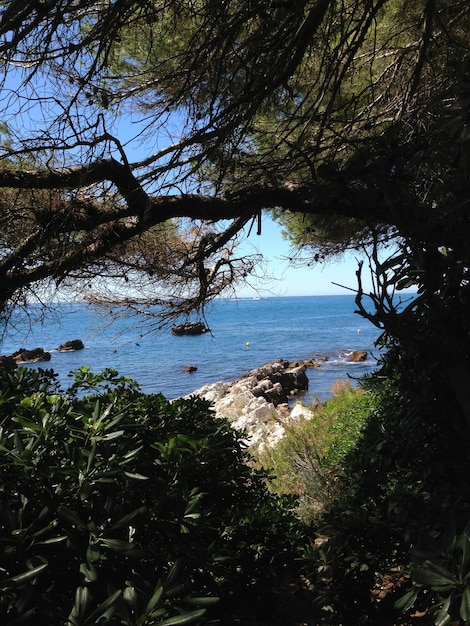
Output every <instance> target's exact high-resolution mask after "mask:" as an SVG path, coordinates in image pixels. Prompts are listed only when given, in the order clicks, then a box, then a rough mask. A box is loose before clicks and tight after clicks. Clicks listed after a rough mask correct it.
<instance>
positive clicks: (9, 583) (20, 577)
mask: <svg viewBox="0 0 470 626" xmlns="http://www.w3.org/2000/svg"><path fill="white" fill-rule="evenodd" d="M48 566H49V565H48V563H43V564H42V565H38V567H34V568H33V569H30V570H27V571H26V572H23V573H22V574H17V575H16V576H11V577H10V578H7V579H6V580H3V581H2V582H1V588H2V589H7V588H8V587H14V586H16V585H20V584H23V583H26V582H29V581H31V580H34V579H35V578H37V577H38V576H39V574H40V573H41V572H43V571H44V570H45V569H46V568H47V567H48Z"/></svg>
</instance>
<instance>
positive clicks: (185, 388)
mask: <svg viewBox="0 0 470 626" xmlns="http://www.w3.org/2000/svg"><path fill="white" fill-rule="evenodd" d="M355 309H356V306H355V303H354V296H352V295H334V296H298V297H263V298H253V299H236V300H235V299H219V300H216V301H214V302H213V303H212V304H211V305H210V306H209V308H208V310H207V312H206V317H205V320H204V321H205V323H206V325H207V326H208V327H209V328H210V332H206V333H204V334H201V335H194V336H193V335H182V336H177V335H174V334H172V333H171V326H169V327H168V326H167V327H163V328H161V329H157V326H158V323H157V322H158V318H157V321H155V320H153V326H154V328H153V329H151V328H150V327H147V326H145V325H142V324H141V323H139V324H137V323H136V319H135V318H134V317H127V316H125V317H122V318H120V319H118V320H116V321H115V322H114V323H112V324H109V322H110V320H111V311H110V310H107V309H104V308H102V307H95V306H91V305H87V304H84V303H61V304H58V305H55V307H54V309H53V310H51V311H49V312H48V313H46V315H45V317H44V320H43V321H42V322H39V321H35V317H36V314H37V313H38V311H37V310H34V307H32V308H31V310H30V311H29V313H28V315H26V316H25V315H24V314H23V315H21V316H20V315H19V314H18V315H17V316H13V319H12V324H11V325H10V326H8V327H7V329H6V331H5V332H4V336H3V340H2V343H1V345H0V352H1V354H12V353H13V352H15V351H16V350H18V349H19V348H26V349H32V348H36V347H41V348H43V349H44V350H47V351H50V353H51V360H50V361H48V362H44V363H39V364H31V365H27V366H26V367H34V368H44V369H53V370H54V371H55V372H56V373H57V374H58V378H59V381H60V383H61V385H62V387H63V388H64V389H65V388H67V387H68V386H69V385H70V384H71V382H72V379H71V377H70V372H71V371H72V370H74V369H77V368H80V367H81V366H83V365H87V366H89V367H90V369H91V370H92V371H93V372H100V371H101V370H103V369H104V368H114V369H116V370H117V371H118V372H119V373H120V374H121V375H124V376H129V377H131V378H133V379H134V380H136V381H137V382H138V383H139V384H140V385H141V389H142V391H143V392H145V393H162V394H163V395H164V396H165V397H166V398H168V399H173V398H177V397H181V396H185V395H189V394H191V393H192V392H193V391H194V390H196V389H199V388H200V387H202V386H203V385H206V384H208V383H214V382H216V381H233V380H236V379H237V378H239V377H241V376H242V375H244V374H246V373H247V372H248V371H250V370H252V369H253V368H256V367H259V366H261V365H263V364H265V363H269V362H272V361H275V360H277V359H287V360H289V361H296V360H301V359H310V358H312V357H316V358H317V359H318V360H319V361H320V362H321V366H320V367H317V368H309V369H308V370H307V374H308V378H309V390H308V392H307V393H306V394H305V397H304V398H303V399H304V401H305V402H311V401H313V400H315V399H318V400H320V401H322V402H323V401H325V400H326V399H327V398H328V397H330V396H331V387H332V385H333V384H334V383H335V382H337V381H342V380H346V379H348V380H350V382H351V384H352V385H353V386H355V385H357V384H358V382H359V381H360V379H361V377H362V376H364V374H368V373H371V372H373V371H374V370H375V369H377V361H378V358H379V356H380V354H379V350H378V348H377V347H376V346H375V342H376V341H377V339H378V337H379V335H380V331H379V330H378V329H377V328H375V327H374V326H373V325H372V324H371V323H370V322H369V321H367V320H366V319H364V318H363V317H361V316H360V315H358V314H357V313H355ZM146 319H147V321H148V316H147V318H146ZM151 322H152V320H150V323H151ZM73 339H81V340H82V341H83V343H84V345H85V348H84V349H83V350H78V351H74V352H59V351H57V348H58V346H59V345H60V344H63V343H65V342H66V341H70V340H73ZM354 350H365V351H367V354H368V356H367V359H366V361H363V362H361V363H350V362H349V361H348V357H349V355H350V354H351V352H352V351H354ZM188 366H193V368H195V369H194V371H192V372H190V373H188V372H185V369H186V368H187V367H188Z"/></svg>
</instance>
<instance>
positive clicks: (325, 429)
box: [260, 384, 373, 523]
mask: <svg viewBox="0 0 470 626" xmlns="http://www.w3.org/2000/svg"><path fill="white" fill-rule="evenodd" d="M335 388H336V389H335V390H336V395H334V396H333V397H332V398H330V399H329V400H328V401H327V402H325V404H319V405H315V406H314V407H312V410H313V417H312V419H310V420H303V421H302V422H300V423H299V424H291V425H290V426H289V427H288V428H287V429H286V435H285V437H284V438H283V439H281V440H280V441H279V443H278V444H277V445H276V446H275V448H274V449H272V450H270V451H269V450H268V451H265V452H264V453H263V454H262V456H261V457H260V462H261V464H262V465H263V466H264V467H266V468H269V469H270V471H271V474H272V478H271V480H270V486H271V489H272V490H273V491H275V492H276V493H282V494H286V493H291V494H295V495H297V496H298V497H299V507H298V513H299V514H300V516H301V518H302V519H303V521H304V522H305V523H311V522H315V521H317V520H318V519H319V517H320V516H321V515H322V514H323V513H324V512H325V510H328V508H329V507H330V506H331V505H332V503H333V501H334V500H335V498H336V496H337V493H338V477H339V476H340V475H341V474H342V472H343V466H344V461H345V458H346V456H347V454H348V452H349V451H350V450H351V449H352V448H353V447H354V445H355V443H356V442H357V440H358V438H359V436H360V434H361V432H362V429H363V428H364V425H365V424H366V422H367V420H368V417H369V415H370V413H371V411H372V406H373V398H372V396H371V395H370V394H367V393H366V392H365V391H364V390H363V389H361V388H356V389H352V388H351V387H350V385H349V384H337V385H335Z"/></svg>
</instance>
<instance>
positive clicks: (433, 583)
mask: <svg viewBox="0 0 470 626" xmlns="http://www.w3.org/2000/svg"><path fill="white" fill-rule="evenodd" d="M411 578H412V580H413V582H414V583H416V584H418V585H429V586H430V587H445V586H447V585H455V584H456V580H455V578H454V577H453V576H452V574H451V573H450V572H449V570H447V569H446V568H445V567H442V566H441V565H437V564H436V563H433V562H432V561H425V562H424V563H423V566H422V567H421V568H419V569H415V570H413V571H412V572H411Z"/></svg>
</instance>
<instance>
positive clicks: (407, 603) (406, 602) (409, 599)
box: [393, 589, 419, 612]
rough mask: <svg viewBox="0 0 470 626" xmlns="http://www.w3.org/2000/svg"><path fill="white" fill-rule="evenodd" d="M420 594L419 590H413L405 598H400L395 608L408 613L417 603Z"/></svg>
mask: <svg viewBox="0 0 470 626" xmlns="http://www.w3.org/2000/svg"><path fill="white" fill-rule="evenodd" d="M418 593H419V589H411V591H408V592H407V593H405V595H404V596H402V597H401V598H399V599H398V600H397V601H396V602H395V604H394V605H393V606H394V607H395V608H396V609H397V610H398V611H403V612H405V611H408V609H410V608H411V607H412V606H413V604H414V603H415V601H416V598H417V597H418Z"/></svg>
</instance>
